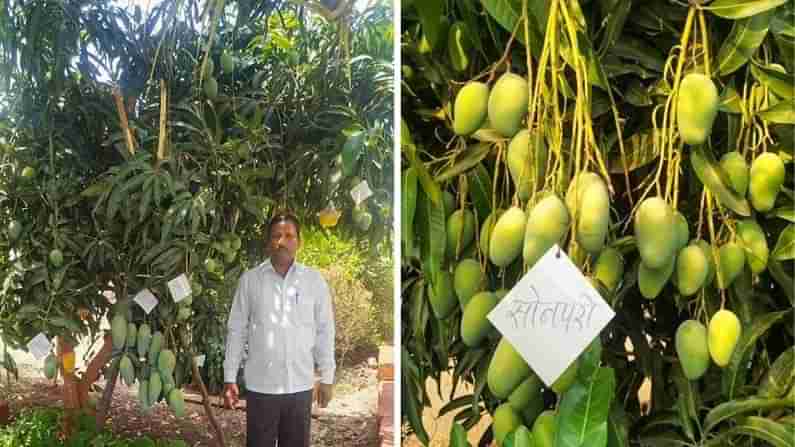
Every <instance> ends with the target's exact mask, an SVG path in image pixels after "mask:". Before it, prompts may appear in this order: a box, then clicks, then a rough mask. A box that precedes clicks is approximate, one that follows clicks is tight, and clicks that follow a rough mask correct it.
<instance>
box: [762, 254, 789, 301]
mask: <svg viewBox="0 0 795 447" xmlns="http://www.w3.org/2000/svg"><path fill="white" fill-rule="evenodd" d="M767 271H769V272H770V276H772V277H773V279H774V280H775V281H776V282H777V283H778V285H780V286H781V288H782V289H784V293H786V294H787V298H789V301H790V304H792V305H793V306H795V291H793V288H792V284H793V283H795V281H794V280H793V278H792V275H791V274H790V273H791V272H792V269H789V270H785V269H784V266H783V265H782V264H781V263H780V262H778V261H772V260H771V261H768V263H767Z"/></svg>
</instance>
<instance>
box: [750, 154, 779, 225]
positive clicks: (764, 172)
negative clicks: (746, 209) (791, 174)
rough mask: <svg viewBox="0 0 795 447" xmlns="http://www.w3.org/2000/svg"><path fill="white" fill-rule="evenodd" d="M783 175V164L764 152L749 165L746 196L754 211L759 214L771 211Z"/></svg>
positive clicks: (776, 156)
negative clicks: (749, 171) (749, 179)
mask: <svg viewBox="0 0 795 447" xmlns="http://www.w3.org/2000/svg"><path fill="white" fill-rule="evenodd" d="M785 174H786V171H785V170H784V162H783V161H781V157H779V156H778V155H776V154H774V153H772V152H765V153H764V154H762V155H760V156H758V157H756V159H755V160H754V162H753V163H751V182H750V184H749V186H748V196H749V197H750V198H751V205H753V206H754V209H756V210H757V211H759V212H761V213H766V212H768V211H770V210H772V209H773V205H774V204H775V203H776V196H778V193H779V191H781V186H782V185H783V184H784V177H785Z"/></svg>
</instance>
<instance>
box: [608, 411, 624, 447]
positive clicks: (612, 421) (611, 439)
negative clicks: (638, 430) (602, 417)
mask: <svg viewBox="0 0 795 447" xmlns="http://www.w3.org/2000/svg"><path fill="white" fill-rule="evenodd" d="M607 447H629V421H628V420H627V414H626V412H624V407H622V406H621V405H620V404H613V406H612V408H611V409H610V415H609V416H608V418H607Z"/></svg>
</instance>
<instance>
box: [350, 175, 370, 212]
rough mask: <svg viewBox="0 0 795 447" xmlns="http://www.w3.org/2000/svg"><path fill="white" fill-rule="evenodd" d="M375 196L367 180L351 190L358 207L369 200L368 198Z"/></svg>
mask: <svg viewBox="0 0 795 447" xmlns="http://www.w3.org/2000/svg"><path fill="white" fill-rule="evenodd" d="M371 195H373V191H371V190H370V186H369V185H368V184H367V180H362V181H361V182H360V183H359V184H358V185H356V186H354V187H353V189H352V190H351V197H353V201H354V203H356V205H357V206H358V205H359V204H360V203H362V202H364V201H365V200H367V198H368V197H370V196H371Z"/></svg>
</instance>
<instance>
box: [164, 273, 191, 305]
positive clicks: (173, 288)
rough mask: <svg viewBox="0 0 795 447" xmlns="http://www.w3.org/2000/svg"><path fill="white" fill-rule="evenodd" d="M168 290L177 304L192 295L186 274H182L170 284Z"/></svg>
mask: <svg viewBox="0 0 795 447" xmlns="http://www.w3.org/2000/svg"><path fill="white" fill-rule="evenodd" d="M168 290H169V291H170V292H171V297H172V298H174V302H175V303H179V302H180V301H182V300H183V299H185V297H187V296H188V295H190V291H191V290H190V281H188V277H187V276H185V274H184V273H183V274H181V275H179V276H177V277H176V278H174V279H172V280H171V281H169V282H168Z"/></svg>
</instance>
